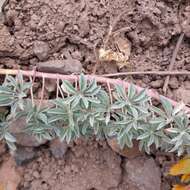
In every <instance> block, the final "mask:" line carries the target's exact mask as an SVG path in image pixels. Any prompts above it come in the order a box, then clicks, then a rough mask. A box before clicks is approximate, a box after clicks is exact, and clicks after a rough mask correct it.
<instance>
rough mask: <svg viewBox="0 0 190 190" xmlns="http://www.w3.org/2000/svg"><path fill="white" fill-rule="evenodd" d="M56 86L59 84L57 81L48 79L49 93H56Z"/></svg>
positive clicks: (47, 87) (46, 86)
mask: <svg viewBox="0 0 190 190" xmlns="http://www.w3.org/2000/svg"><path fill="white" fill-rule="evenodd" d="M56 86H57V84H56V80H55V79H46V84H45V89H46V90H47V91H48V92H55V90H56Z"/></svg>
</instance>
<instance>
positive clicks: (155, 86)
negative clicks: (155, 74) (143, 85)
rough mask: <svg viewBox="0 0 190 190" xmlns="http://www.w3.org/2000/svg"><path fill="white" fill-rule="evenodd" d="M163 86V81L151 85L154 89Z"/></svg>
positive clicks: (156, 81)
mask: <svg viewBox="0 0 190 190" xmlns="http://www.w3.org/2000/svg"><path fill="white" fill-rule="evenodd" d="M162 85H163V81H162V80H155V81H152V82H151V83H150V86H151V87H152V88H161V87H162Z"/></svg>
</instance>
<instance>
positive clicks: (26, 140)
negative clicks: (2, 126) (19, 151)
mask: <svg viewBox="0 0 190 190" xmlns="http://www.w3.org/2000/svg"><path fill="white" fill-rule="evenodd" d="M25 129H26V118H25V117H23V118H19V119H17V120H14V121H12V122H11V123H10V131H11V132H12V134H13V135H14V136H15V137H16V139H17V144H18V145H21V146H27V147H38V146H40V145H42V144H44V143H46V141H45V140H43V141H41V142H39V141H37V139H36V138H35V137H34V136H32V135H29V134H26V133H25V132H24V130H25Z"/></svg>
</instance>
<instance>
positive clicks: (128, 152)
mask: <svg viewBox="0 0 190 190" xmlns="http://www.w3.org/2000/svg"><path fill="white" fill-rule="evenodd" d="M107 142H108V144H109V146H110V147H111V148H112V150H113V151H115V152H116V153H118V154H120V155H121V156H124V157H126V158H135V157H137V156H142V155H143V152H140V151H139V147H138V145H139V144H138V142H137V141H134V142H133V147H132V148H127V147H124V149H123V150H122V149H121V148H120V146H119V145H118V143H117V139H116V138H109V139H108V138H107Z"/></svg>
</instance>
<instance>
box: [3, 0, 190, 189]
mask: <svg viewBox="0 0 190 190" xmlns="http://www.w3.org/2000/svg"><path fill="white" fill-rule="evenodd" d="M121 13H123V14H122V15H121V17H120V19H118V22H117V23H116V25H115V26H114V22H115V21H116V20H117V18H118V15H120V14H121ZM3 16H4V17H3ZM3 16H1V19H0V68H10V69H18V68H22V69H33V68H34V67H35V66H37V69H38V67H40V66H39V63H43V65H47V63H49V62H51V63H52V69H51V68H50V67H48V72H57V71H55V69H56V68H60V67H56V66H57V65H56V63H57V62H58V63H59V64H60V63H63V64H66V63H67V64H68V63H69V61H70V60H71V62H72V63H77V66H76V67H77V68H75V69H74V70H73V72H74V73H75V72H78V71H81V65H82V70H83V72H85V73H92V71H93V68H94V66H95V65H96V63H97V62H98V61H97V57H96V54H95V51H94V50H95V49H96V48H97V49H98V48H100V47H103V45H105V44H104V42H105V39H106V36H107V34H108V31H109V28H110V26H114V28H113V33H118V35H119V36H122V38H125V39H128V40H130V42H131V44H132V47H131V54H130V57H129V60H128V65H127V66H125V67H123V68H119V67H117V65H116V63H114V62H110V63H104V62H102V63H100V64H97V69H96V74H106V73H115V72H119V71H129V70H130V71H131V70H132V71H149V70H150V71H154V70H161V71H164V70H167V68H168V66H169V63H170V59H171V56H172V53H173V51H174V48H175V45H176V42H177V40H178V38H179V35H180V34H181V33H182V32H184V34H185V37H184V41H183V43H182V44H181V47H180V50H179V52H178V55H177V59H176V62H175V67H174V69H175V70H188V71H190V21H189V17H190V2H189V0H176V1H173V0H144V1H142V0H88V1H87V0H9V1H7V4H5V7H4V8H3ZM118 31H120V32H118ZM115 43H116V42H115V41H114V38H113V37H112V36H110V40H109V41H108V44H107V45H108V47H109V48H112V47H113V46H114V45H115ZM68 60H69V61H68ZM46 62H47V63H46ZM41 65H42V64H41ZM54 65H55V66H54ZM63 67H64V66H63ZM73 67H74V66H73ZM40 68H43V66H41V67H40ZM61 68H62V67H61ZM63 69H64V68H63ZM58 70H59V69H58ZM65 72H66V73H67V74H69V73H72V68H71V66H70V67H68V68H67V69H66V71H65V70H63V72H62V73H65ZM123 79H125V80H130V81H133V82H134V83H136V84H139V85H140V86H142V87H151V88H154V89H155V90H157V91H158V92H160V93H163V92H162V87H163V83H164V78H163V77H160V76H143V75H142V76H135V77H126V78H123ZM36 89H37V90H36V94H39V91H38V89H40V85H37V87H36ZM46 94H47V98H48V97H50V96H51V94H50V93H46ZM189 94H190V76H174V77H171V80H170V82H169V87H168V91H167V96H168V97H171V98H173V99H175V100H178V101H179V100H181V99H182V100H183V101H185V102H186V103H187V104H190V97H189ZM37 96H38V95H37ZM38 154H39V155H38V158H37V159H35V160H34V161H32V162H31V163H29V164H27V165H26V166H23V170H24V173H23V177H22V182H21V183H20V186H19V188H18V189H20V190H26V189H27V190H35V189H44V190H45V189H50V190H51V189H55V190H59V189H63V188H64V189H65V190H73V189H79V190H116V189H118V190H119V189H120V190H125V189H128V188H127V186H125V185H124V184H125V183H126V182H125V180H126V181H127V178H125V177H123V176H124V172H123V166H122V163H123V159H124V158H123V157H120V156H119V155H117V154H116V153H114V152H113V151H112V150H111V149H110V148H109V147H108V146H107V144H106V143H105V142H94V141H93V140H92V141H89V142H81V143H78V144H74V145H72V146H70V148H69V150H68V151H67V153H66V155H65V158H64V159H55V158H54V157H52V155H51V154H50V153H49V150H46V148H43V147H42V148H40V150H39V151H38ZM151 156H152V157H153V158H154V160H155V162H156V164H157V166H159V167H160V169H161V172H162V188H161V189H163V190H169V189H170V188H171V184H172V183H173V181H172V179H171V178H169V177H168V176H167V175H166V173H167V169H168V167H169V165H171V163H173V162H174V161H175V159H176V157H175V156H173V155H172V154H167V155H163V154H160V153H158V152H157V153H155V154H154V155H151ZM124 179H125V180H124ZM153 189H154V188H153Z"/></svg>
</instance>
